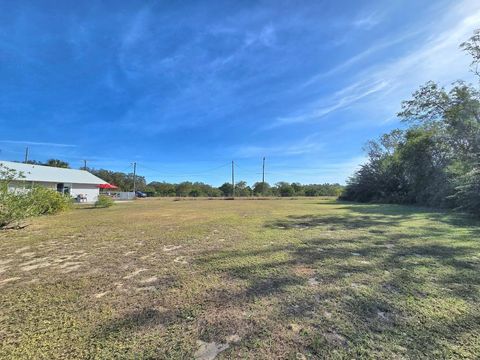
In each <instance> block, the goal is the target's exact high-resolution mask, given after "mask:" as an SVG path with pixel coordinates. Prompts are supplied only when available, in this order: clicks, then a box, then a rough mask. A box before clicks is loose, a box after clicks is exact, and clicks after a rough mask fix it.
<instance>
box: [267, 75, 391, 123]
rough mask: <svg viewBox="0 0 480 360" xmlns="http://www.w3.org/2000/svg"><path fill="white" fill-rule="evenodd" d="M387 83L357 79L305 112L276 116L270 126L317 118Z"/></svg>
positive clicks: (346, 105)
mask: <svg viewBox="0 0 480 360" xmlns="http://www.w3.org/2000/svg"><path fill="white" fill-rule="evenodd" d="M388 85H389V83H388V82H387V81H381V80H380V81H377V82H373V83H369V82H368V81H363V80H362V81H359V82H357V83H354V84H351V85H349V86H347V87H345V88H343V89H341V90H339V91H337V92H336V93H335V94H334V95H333V96H330V97H328V98H327V99H321V100H320V101H317V102H316V104H315V105H314V106H313V108H312V106H310V110H308V111H306V112H303V113H300V114H299V115H295V116H287V117H280V118H278V119H277V120H276V122H274V123H273V124H272V125H271V126H270V127H271V128H273V127H278V126H282V125H290V124H296V123H302V122H308V121H315V120H319V119H321V118H323V117H325V116H326V115H328V114H330V113H333V112H335V111H338V110H341V109H344V108H347V107H349V106H350V105H352V104H355V103H356V102H358V101H360V100H362V99H364V98H366V97H368V96H370V95H372V94H375V93H377V92H379V91H381V90H384V89H385V88H387V87H388ZM318 103H320V104H318Z"/></svg>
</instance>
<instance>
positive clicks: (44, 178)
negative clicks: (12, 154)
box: [0, 160, 106, 202]
mask: <svg viewBox="0 0 480 360" xmlns="http://www.w3.org/2000/svg"><path fill="white" fill-rule="evenodd" d="M0 165H2V166H4V167H6V168H8V169H12V170H15V171H17V172H18V173H20V174H21V175H22V177H21V179H19V180H15V181H13V182H12V183H11V184H10V185H9V186H10V189H11V190H12V191H15V190H23V189H30V188H31V187H32V186H34V185H40V186H44V187H47V188H49V189H53V190H56V191H58V192H61V193H63V194H69V195H70V196H72V197H74V198H77V196H78V195H81V196H83V197H84V198H86V202H95V201H97V199H98V195H99V193H100V189H99V187H98V186H99V185H101V184H106V182H105V181H103V180H102V179H100V178H99V177H96V176H95V175H93V174H91V173H89V172H88V171H85V170H74V169H62V168H56V167H51V166H42V165H32V164H23V163H16V162H10V161H3V160H0Z"/></svg>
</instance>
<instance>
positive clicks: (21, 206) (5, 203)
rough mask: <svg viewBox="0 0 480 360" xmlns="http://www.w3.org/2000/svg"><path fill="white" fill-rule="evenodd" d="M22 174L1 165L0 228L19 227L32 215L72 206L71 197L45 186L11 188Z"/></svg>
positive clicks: (50, 212)
mask: <svg viewBox="0 0 480 360" xmlns="http://www.w3.org/2000/svg"><path fill="white" fill-rule="evenodd" d="M22 177H23V176H22V174H20V173H18V172H16V171H14V170H11V169H8V168H6V167H3V166H1V165H0V228H5V227H17V226H19V225H20V224H21V222H22V221H23V220H25V219H27V218H29V217H32V216H39V215H50V214H56V213H58V212H60V211H64V210H66V209H68V208H69V207H70V206H71V200H70V198H68V197H66V196H64V195H62V194H60V193H58V192H56V191H54V190H51V189H47V188H43V187H34V188H33V189H25V190H23V189H17V190H16V191H13V190H10V189H9V186H10V184H11V183H12V182H15V181H19V180H21V179H22Z"/></svg>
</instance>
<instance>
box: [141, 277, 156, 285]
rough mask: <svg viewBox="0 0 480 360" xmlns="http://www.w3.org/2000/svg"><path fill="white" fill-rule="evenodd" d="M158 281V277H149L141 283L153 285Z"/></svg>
mask: <svg viewBox="0 0 480 360" xmlns="http://www.w3.org/2000/svg"><path fill="white" fill-rule="evenodd" d="M157 280H158V277H156V276H152V277H149V278H148V279H143V280H140V282H141V283H142V284H151V283H153V282H155V281H157Z"/></svg>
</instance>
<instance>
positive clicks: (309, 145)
mask: <svg viewBox="0 0 480 360" xmlns="http://www.w3.org/2000/svg"><path fill="white" fill-rule="evenodd" d="M323 147H324V144H323V143H322V142H321V141H319V140H318V134H312V135H309V136H307V137H305V138H304V139H302V140H300V141H298V142H294V143H290V144H288V145H287V144H286V145H283V146H277V145H271V146H259V145H243V146H239V147H237V148H236V149H234V150H233V154H234V156H236V157H239V158H252V157H261V156H297V155H305V154H314V153H317V152H318V151H320V150H321V149H322V148H323Z"/></svg>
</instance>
